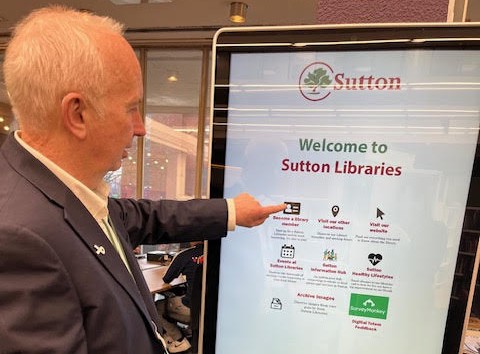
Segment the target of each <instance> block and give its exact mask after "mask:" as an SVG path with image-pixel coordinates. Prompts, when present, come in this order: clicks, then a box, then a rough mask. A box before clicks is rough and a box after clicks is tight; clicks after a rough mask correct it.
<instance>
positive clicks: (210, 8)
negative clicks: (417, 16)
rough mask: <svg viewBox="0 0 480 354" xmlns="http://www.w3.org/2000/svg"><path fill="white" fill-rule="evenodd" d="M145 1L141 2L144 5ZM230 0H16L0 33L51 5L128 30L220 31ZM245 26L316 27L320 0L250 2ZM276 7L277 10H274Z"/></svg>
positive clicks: (6, 6) (2, 11)
mask: <svg viewBox="0 0 480 354" xmlns="http://www.w3.org/2000/svg"><path fill="white" fill-rule="evenodd" d="M145 1H146V0H142V2H145ZM230 2H231V1H229V0H171V2H166V3H141V4H136V5H115V4H113V3H112V2H111V1H110V0H55V1H52V0H16V1H7V0H3V1H1V2H0V17H1V18H2V21H1V22H0V33H3V34H5V33H8V32H9V28H11V27H12V26H13V25H14V23H15V22H16V21H18V20H19V19H20V18H22V17H23V16H25V15H26V14H28V13H29V11H30V10H32V9H35V8H38V7H42V6H47V5H49V4H51V3H57V4H65V5H69V6H71V7H74V8H78V9H87V10H90V11H93V12H95V13H97V14H99V15H108V16H111V17H113V18H115V19H117V20H118V21H120V22H122V23H125V24H126V26H127V28H128V29H129V30H144V29H169V30H171V29H183V28H219V27H225V26H231V25H232V24H231V23H230V22H229V20H228V15H229V11H230ZM246 3H250V5H249V8H248V9H247V21H246V22H245V23H244V24H245V25H249V26H253V25H301V24H315V23H316V20H315V14H316V4H317V3H318V1H317V0H297V1H291V0H275V1H272V0H249V1H246ZM273 5H274V6H275V7H274V8H273Z"/></svg>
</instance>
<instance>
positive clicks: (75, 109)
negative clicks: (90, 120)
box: [61, 92, 87, 140]
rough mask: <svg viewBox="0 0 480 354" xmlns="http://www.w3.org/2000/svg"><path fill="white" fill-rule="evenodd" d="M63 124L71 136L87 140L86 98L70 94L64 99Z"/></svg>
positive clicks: (73, 93) (75, 93)
mask: <svg viewBox="0 0 480 354" xmlns="http://www.w3.org/2000/svg"><path fill="white" fill-rule="evenodd" d="M61 107H62V122H63V125H64V127H65V129H67V130H68V131H69V132H70V133H71V134H73V135H74V136H76V137H77V138H78V139H81V140H83V139H85V137H86V136H87V126H86V121H85V118H86V116H85V114H86V108H87V106H86V103H85V98H84V97H83V95H82V94H80V93H78V92H69V93H67V94H66V95H65V96H64V97H63V99H62V106H61Z"/></svg>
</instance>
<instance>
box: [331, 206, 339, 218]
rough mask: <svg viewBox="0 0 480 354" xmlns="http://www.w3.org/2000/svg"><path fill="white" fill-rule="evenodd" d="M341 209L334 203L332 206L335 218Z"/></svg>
mask: <svg viewBox="0 0 480 354" xmlns="http://www.w3.org/2000/svg"><path fill="white" fill-rule="evenodd" d="M339 211H340V208H339V207H338V205H334V206H333V207H332V215H333V217H334V218H335V217H337V215H338V212H339Z"/></svg>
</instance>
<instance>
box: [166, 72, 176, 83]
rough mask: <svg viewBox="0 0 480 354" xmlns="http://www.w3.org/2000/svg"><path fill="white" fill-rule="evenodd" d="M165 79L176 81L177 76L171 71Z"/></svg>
mask: <svg viewBox="0 0 480 354" xmlns="http://www.w3.org/2000/svg"><path fill="white" fill-rule="evenodd" d="M167 80H168V81H170V82H177V81H178V76H177V73H176V72H173V73H171V74H170V75H169V76H168V77H167Z"/></svg>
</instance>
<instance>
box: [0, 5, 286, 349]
mask: <svg viewBox="0 0 480 354" xmlns="http://www.w3.org/2000/svg"><path fill="white" fill-rule="evenodd" d="M122 31H123V30H122V26H121V25H120V24H119V23H117V22H116V21H114V20H112V19H111V18H108V17H100V16H96V15H94V14H91V13H86V12H81V11H75V10H72V9H69V8H65V7H59V6H51V7H47V8H43V9H39V10H36V11H34V12H32V13H31V14H30V15H28V16H27V17H26V18H25V19H23V20H22V21H21V22H20V23H19V24H18V25H17V26H16V28H15V30H14V32H13V36H12V38H11V40H10V43H9V45H8V47H7V50H6V53H5V57H4V77H5V84H6V88H7V90H8V93H9V97H10V101H11V104H12V109H13V112H14V114H15V117H16V118H17V120H18V123H19V130H17V131H15V132H13V133H12V134H10V135H9V136H8V138H7V139H6V141H5V142H4V144H3V145H2V147H1V149H0V171H2V172H1V174H0V351H1V353H2V354H13V353H29V354H32V353H49V354H60V353H61V354H65V353H68V354H86V353H88V354H120V353H122V354H138V353H142V354H154V353H155V354H159V353H167V350H166V343H165V340H164V338H163V336H162V335H163V334H164V330H163V328H161V326H160V325H159V319H158V314H157V311H156V308H155V304H154V303H153V299H152V296H151V294H150V292H149V290H148V288H147V285H146V283H145V280H144V278H143V276H142V273H141V270H140V268H139V265H138V263H137V261H136V259H135V257H134V254H133V251H132V250H133V249H134V248H135V247H137V246H138V245H140V244H157V243H172V242H191V241H199V240H203V239H207V240H208V239H218V238H220V237H224V236H226V234H227V231H228V230H232V229H234V228H235V226H245V227H252V226H256V225H259V224H261V223H263V222H264V221H265V219H266V218H267V217H268V216H269V215H270V214H271V213H275V212H278V211H280V210H282V209H284V208H285V205H283V204H278V205H269V206H261V205H260V204H259V203H258V202H257V201H256V200H255V198H254V197H252V196H251V195H249V194H246V193H241V194H239V195H238V196H236V197H235V198H233V199H231V200H224V199H210V200H190V201H184V202H180V201H169V200H163V201H151V200H145V199H141V200H134V199H122V198H120V199H113V198H109V197H108V194H109V190H108V186H107V184H106V183H105V182H104V180H103V177H104V176H105V174H106V173H107V172H108V171H114V170H117V169H118V168H120V166H121V161H122V159H124V158H126V157H127V156H128V153H127V149H128V148H129V147H131V146H132V141H133V139H134V138H135V137H138V136H143V135H145V127H144V125H143V121H142V117H141V115H140V111H139V105H140V104H141V102H142V100H143V84H142V75H141V70H140V65H139V63H138V60H137V58H136V56H135V53H134V51H133V50H132V48H131V46H130V45H129V44H128V43H127V41H126V40H125V39H124V37H123V35H122V33H123V32H122Z"/></svg>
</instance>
